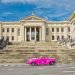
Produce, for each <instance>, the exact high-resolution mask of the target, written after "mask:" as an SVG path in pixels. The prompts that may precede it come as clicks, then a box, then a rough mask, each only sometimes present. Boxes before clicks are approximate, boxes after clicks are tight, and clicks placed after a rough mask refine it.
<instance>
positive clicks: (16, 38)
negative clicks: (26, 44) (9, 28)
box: [14, 27, 18, 42]
mask: <svg viewBox="0 0 75 75" xmlns="http://www.w3.org/2000/svg"><path fill="white" fill-rule="evenodd" d="M17 34H18V28H17V27H16V28H15V37H14V38H15V41H16V42H17V41H18V35H17Z"/></svg>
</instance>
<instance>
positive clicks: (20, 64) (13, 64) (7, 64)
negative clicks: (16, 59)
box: [0, 63, 28, 66]
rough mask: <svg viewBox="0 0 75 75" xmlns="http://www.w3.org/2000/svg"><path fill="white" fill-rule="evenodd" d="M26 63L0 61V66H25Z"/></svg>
mask: <svg viewBox="0 0 75 75" xmlns="http://www.w3.org/2000/svg"><path fill="white" fill-rule="evenodd" d="M26 65H28V64H26V63H0V66H26Z"/></svg>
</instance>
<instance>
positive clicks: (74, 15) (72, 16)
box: [69, 11, 75, 21]
mask: <svg viewBox="0 0 75 75" xmlns="http://www.w3.org/2000/svg"><path fill="white" fill-rule="evenodd" d="M69 20H70V21H72V20H75V11H74V12H73V14H72V15H71V16H70V19H69Z"/></svg>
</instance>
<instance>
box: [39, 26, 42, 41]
mask: <svg viewBox="0 0 75 75" xmlns="http://www.w3.org/2000/svg"><path fill="white" fill-rule="evenodd" d="M41 35H42V34H41V27H40V28H39V41H41V38H42V37H41Z"/></svg>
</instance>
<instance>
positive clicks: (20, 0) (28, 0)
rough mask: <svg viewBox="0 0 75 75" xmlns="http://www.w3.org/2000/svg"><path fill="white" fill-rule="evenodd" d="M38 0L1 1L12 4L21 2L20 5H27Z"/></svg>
mask: <svg viewBox="0 0 75 75" xmlns="http://www.w3.org/2000/svg"><path fill="white" fill-rule="evenodd" d="M35 1H36V0H1V2H2V3H12V2H20V3H25V2H28V3H30V2H35Z"/></svg>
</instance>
